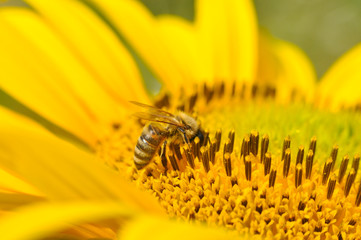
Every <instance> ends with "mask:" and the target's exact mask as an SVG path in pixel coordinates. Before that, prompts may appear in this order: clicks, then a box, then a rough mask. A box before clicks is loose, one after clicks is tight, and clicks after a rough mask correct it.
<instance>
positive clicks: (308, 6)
mask: <svg viewBox="0 0 361 240" xmlns="http://www.w3.org/2000/svg"><path fill="white" fill-rule="evenodd" d="M2 1H3V0H0V2H2ZM141 1H142V2H143V3H144V4H145V5H146V6H147V7H148V8H149V9H150V10H151V11H152V12H153V13H154V14H155V15H158V14H167V13H168V14H176V15H179V16H182V17H184V18H186V19H188V20H193V17H194V1H193V0H141ZM254 2H255V6H256V11H257V14H258V20H259V24H260V26H261V27H263V28H265V29H267V30H268V31H269V32H270V33H271V34H273V35H274V36H275V37H277V38H281V39H283V40H287V41H290V42H292V43H294V44H296V45H298V46H299V47H300V48H301V49H303V50H304V51H305V53H306V54H307V55H308V56H309V58H310V59H311V61H312V62H313V64H314V66H315V68H316V71H317V75H318V77H319V78H320V77H322V75H323V74H324V73H325V71H326V70H327V69H328V68H329V67H330V66H331V64H332V63H333V62H334V61H335V60H336V59H337V58H338V57H340V56H341V55H342V54H343V53H345V52H346V51H347V50H349V49H350V48H351V47H353V46H355V45H356V44H357V43H359V42H361V27H360V25H359V23H360V22H361V1H360V0H312V1H304V0H292V1H290V0H267V1H264V0H254ZM6 5H24V3H23V2H22V1H21V0H8V1H5V2H3V3H0V6H6Z"/></svg>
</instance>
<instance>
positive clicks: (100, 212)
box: [0, 202, 134, 240]
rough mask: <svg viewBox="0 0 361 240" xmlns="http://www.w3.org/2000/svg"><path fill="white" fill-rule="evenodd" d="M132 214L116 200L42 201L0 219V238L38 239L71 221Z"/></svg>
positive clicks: (80, 221) (60, 229)
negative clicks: (99, 201)
mask: <svg viewBox="0 0 361 240" xmlns="http://www.w3.org/2000/svg"><path fill="white" fill-rule="evenodd" d="M133 215H134V212H132V211H131V210H130V209H129V208H127V207H126V206H124V205H123V204H121V203H118V202H103V203H97V202H72V203H43V204H38V205H31V206H29V207H24V208H22V209H19V210H18V211H16V212H14V213H13V214H11V215H8V216H5V217H3V218H2V219H1V220H0V231H1V239H3V240H10V239H11V240H15V239H17V240H19V239H28V240H31V239H41V238H44V237H48V236H50V235H53V234H55V233H57V232H59V231H62V230H66V229H68V228H70V227H71V226H72V225H77V224H81V223H89V222H97V221H101V220H107V219H111V218H115V219H124V218H129V217H131V216H133Z"/></svg>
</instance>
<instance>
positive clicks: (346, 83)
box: [316, 44, 361, 110]
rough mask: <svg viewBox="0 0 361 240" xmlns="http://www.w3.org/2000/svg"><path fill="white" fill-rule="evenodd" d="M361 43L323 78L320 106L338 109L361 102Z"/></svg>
mask: <svg viewBox="0 0 361 240" xmlns="http://www.w3.org/2000/svg"><path fill="white" fill-rule="evenodd" d="M360 66H361V44H358V45H357V46H355V47H353V48H352V49H351V50H350V51H348V52H347V53H346V54H344V55H343V56H342V57H341V58H340V59H338V60H337V61H336V62H335V63H334V64H333V66H332V67H331V68H330V69H329V70H328V71H327V72H326V74H325V75H324V76H323V77H322V78H321V82H320V85H319V88H318V89H317V96H316V101H317V104H318V105H319V106H322V107H327V109H332V110H337V109H340V108H341V107H354V106H355V105H356V104H360V103H361V89H360V87H359V84H360V79H361V72H360Z"/></svg>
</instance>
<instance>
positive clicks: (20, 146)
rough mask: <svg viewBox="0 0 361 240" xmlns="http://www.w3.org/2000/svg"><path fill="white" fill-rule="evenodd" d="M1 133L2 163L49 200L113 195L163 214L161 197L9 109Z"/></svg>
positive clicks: (2, 114)
mask: <svg viewBox="0 0 361 240" xmlns="http://www.w3.org/2000/svg"><path fill="white" fill-rule="evenodd" d="M0 135H1V136H2V137H1V138H0V167H2V168H4V169H6V170H7V171H10V172H11V173H14V174H15V175H16V176H21V178H22V179H23V180H24V181H26V182H28V183H29V184H31V185H33V186H34V187H36V188H37V189H39V190H40V191H41V192H42V193H44V195H45V196H46V197H47V198H49V199H54V200H65V201H66V200H74V199H95V200H99V199H105V200H109V199H110V200H117V201H122V202H125V203H127V204H128V205H130V206H133V207H135V208H140V209H144V210H149V211H152V212H156V213H161V212H162V209H161V207H160V206H159V204H158V203H157V202H156V200H155V199H153V198H152V197H151V196H149V195H147V194H145V193H142V192H141V191H140V190H138V189H137V188H135V187H134V186H133V184H131V183H128V182H127V181H125V180H124V178H123V177H122V176H121V175H120V174H119V172H116V171H115V170H112V169H110V168H109V167H107V166H105V165H104V164H102V163H101V162H100V161H99V160H97V159H95V157H94V156H93V155H91V154H89V153H88V152H85V151H82V150H80V149H78V148H76V147H75V146H74V145H72V144H70V143H68V142H66V141H63V140H61V139H59V138H57V137H55V136H54V135H52V134H50V133H48V132H47V131H46V130H44V129H42V128H41V127H40V126H38V125H37V124H35V123H32V122H30V121H26V120H24V119H23V118H22V117H21V116H18V115H15V114H12V113H10V112H9V111H7V110H5V109H0Z"/></svg>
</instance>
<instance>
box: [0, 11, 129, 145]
mask: <svg viewBox="0 0 361 240" xmlns="http://www.w3.org/2000/svg"><path fill="white" fill-rule="evenodd" d="M0 20H1V26H0V35H1V37H0V43H1V44H0V51H1V53H2V57H1V60H0V64H1V66H2V71H0V79H1V83H0V85H1V87H2V88H3V89H4V90H6V91H7V92H8V93H9V94H11V95H12V96H14V97H15V98H17V99H18V100H19V101H21V102H23V103H25V104H26V105H27V106H28V107H30V108H31V109H33V110H35V111H36V112H38V113H39V114H41V115H42V116H44V117H46V118H48V119H49V120H50V121H52V122H54V123H56V124H58V125H59V126H61V127H63V128H65V129H67V130H69V131H70V132H72V133H74V134H76V135H78V136H79V137H80V138H81V139H83V140H84V141H86V142H87V143H89V144H90V145H93V144H94V143H95V141H96V135H98V134H99V132H100V130H99V129H98V128H99V123H101V122H102V123H107V122H111V121H113V120H114V119H117V118H119V116H122V115H123V111H124V110H123V109H122V108H121V106H119V104H118V105H117V104H116V102H115V101H113V100H112V99H111V98H110V96H109V95H107V94H106V93H105V92H104V91H103V90H101V87H100V86H99V84H98V83H97V82H96V81H95V79H94V76H92V75H91V73H89V72H88V71H87V69H86V68H85V67H84V66H83V64H82V63H81V62H80V61H79V60H78V59H76V58H75V57H74V55H73V53H72V52H71V51H70V50H69V49H68V47H67V46H66V45H65V44H64V43H63V42H61V41H60V39H59V37H58V36H57V34H56V33H55V32H54V31H53V30H52V29H51V28H49V26H48V25H47V24H45V23H44V21H42V19H41V18H40V17H39V16H37V15H36V14H35V13H33V12H31V11H29V10H25V9H5V10H3V9H2V10H1V11H0ZM39 37H41V39H42V41H39ZM43 41H46V44H43ZM15 62H16V63H17V64H14V63H15ZM19 68H21V71H19ZM97 126H98V128H97Z"/></svg>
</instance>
